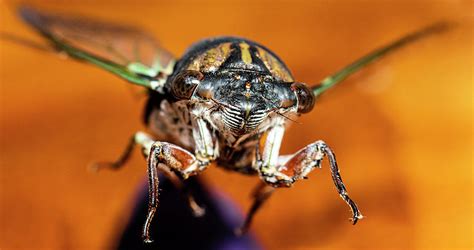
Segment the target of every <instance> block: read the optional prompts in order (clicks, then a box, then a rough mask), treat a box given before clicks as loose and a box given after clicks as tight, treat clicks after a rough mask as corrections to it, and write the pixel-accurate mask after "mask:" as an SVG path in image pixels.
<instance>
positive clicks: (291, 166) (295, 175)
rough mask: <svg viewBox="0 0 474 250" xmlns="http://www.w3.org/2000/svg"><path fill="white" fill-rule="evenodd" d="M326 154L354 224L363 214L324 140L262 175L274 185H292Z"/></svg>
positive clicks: (307, 147) (315, 165) (335, 181)
mask: <svg viewBox="0 0 474 250" xmlns="http://www.w3.org/2000/svg"><path fill="white" fill-rule="evenodd" d="M324 156H327V157H328V159H329V165H330V168H331V175H332V179H333V182H334V184H335V185H336V188H337V191H338V193H339V195H340V196H341V198H342V199H343V200H344V201H345V202H346V203H347V204H348V205H349V207H350V208H351V211H352V218H351V220H352V223H353V224H356V223H357V221H358V220H359V219H362V217H363V216H362V214H361V213H360V211H359V209H358V207H357V205H356V203H355V202H354V201H353V200H352V199H351V198H350V197H349V195H348V193H347V190H346V187H345V186H344V183H343V182H342V178H341V175H340V173H339V168H338V166H337V162H336V156H335V155H334V152H333V151H332V150H331V149H330V148H329V147H328V146H327V145H326V143H325V142H324V141H321V140H320V141H316V142H314V143H312V144H310V145H308V146H306V147H305V148H303V149H301V150H300V151H298V152H297V153H296V154H294V155H293V156H292V157H290V159H289V160H288V161H287V162H286V163H285V164H283V165H280V166H278V167H276V168H274V169H273V171H265V172H263V173H262V172H261V177H262V179H263V180H264V181H265V182H267V183H268V184H270V185H272V186H274V187H290V186H292V185H293V183H294V182H296V181H297V180H300V179H305V178H307V175H308V174H309V173H310V172H311V171H312V170H313V169H314V168H320V167H321V161H322V159H323V157H324Z"/></svg>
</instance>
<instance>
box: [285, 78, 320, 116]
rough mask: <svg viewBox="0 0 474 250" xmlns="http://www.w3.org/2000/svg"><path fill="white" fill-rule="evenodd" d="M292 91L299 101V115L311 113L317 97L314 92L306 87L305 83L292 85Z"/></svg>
mask: <svg viewBox="0 0 474 250" xmlns="http://www.w3.org/2000/svg"><path fill="white" fill-rule="evenodd" d="M291 90H293V93H295V95H296V99H297V100H298V113H302V114H304V113H308V112H310V111H311V110H312V109H313V107H314V103H315V99H316V98H315V97H314V94H313V91H312V90H311V89H310V88H308V86H306V84H304V83H299V82H295V83H293V84H292V85H291Z"/></svg>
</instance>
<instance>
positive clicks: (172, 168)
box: [91, 132, 205, 230]
mask: <svg viewBox="0 0 474 250" xmlns="http://www.w3.org/2000/svg"><path fill="white" fill-rule="evenodd" d="M156 143H159V142H155V141H154V140H153V138H152V137H151V136H150V135H148V134H146V133H144V132H137V133H135V134H134V135H133V136H132V138H131V139H130V141H129V143H128V144H127V147H126V148H125V151H124V152H123V153H122V155H121V156H120V157H119V159H117V160H116V161H114V162H98V163H94V164H93V165H92V166H91V168H92V169H93V170H95V171H98V170H100V169H113V170H116V169H119V168H121V167H122V166H124V165H125V164H126V163H127V161H128V159H129V158H130V155H131V152H132V151H133V149H134V148H135V146H136V145H139V146H141V148H142V153H143V155H144V156H145V157H146V158H149V156H150V154H151V153H153V151H152V149H153V145H154V144H156ZM160 143H162V144H167V145H173V144H168V143H163V142H160ZM173 146H174V145H173ZM172 148H173V150H174V151H177V152H180V151H181V152H182V153H183V155H190V157H191V158H192V159H193V162H194V161H196V159H195V158H194V156H193V155H192V154H191V153H189V152H188V151H186V150H185V149H182V148H179V147H177V146H174V147H172ZM176 159H180V158H179V157H177V158H176ZM185 164H186V163H185ZM187 164H190V165H192V163H187ZM176 165H179V164H178V163H177V162H176V163H173V164H170V165H164V164H156V165H155V166H150V165H149V164H148V174H149V184H150V189H149V191H150V204H151V203H152V199H151V198H152V196H153V192H154V191H155V188H153V186H154V185H155V182H154V181H153V183H152V180H154V176H155V175H156V174H157V173H155V172H156V171H158V170H160V171H161V172H162V173H163V174H164V175H165V176H166V177H167V178H168V179H169V180H170V181H171V182H172V183H173V185H174V186H175V187H176V188H177V189H178V190H182V191H183V193H184V194H185V196H186V199H187V201H188V204H189V207H190V208H191V210H192V212H193V214H194V215H195V216H196V217H200V216H202V215H204V213H205V209H204V208H203V207H201V206H199V205H198V203H197V202H196V200H195V199H194V197H193V195H192V194H191V191H190V190H189V189H188V187H187V186H186V183H183V182H182V181H181V180H180V179H179V177H178V176H177V175H176V173H179V175H180V176H181V177H183V179H186V178H187V176H189V175H193V174H194V172H193V173H188V172H181V171H180V169H179V167H177V166H176ZM201 165H202V164H201ZM203 169H204V168H203V167H201V168H200V170H199V171H202V170H203ZM152 175H153V178H152V177H151V176H152ZM157 182H158V179H157V180H156V185H158V184H157ZM156 190H158V189H156ZM155 196H156V203H157V199H158V197H157V196H158V194H157V193H156V195H155ZM156 205H157V204H156ZM151 213H152V214H150V213H149V214H148V219H149V220H150V221H151V218H153V214H154V211H152V212H151ZM148 219H147V220H148ZM146 227H149V226H146ZM147 230H148V229H147Z"/></svg>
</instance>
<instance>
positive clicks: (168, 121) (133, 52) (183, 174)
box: [19, 7, 445, 243]
mask: <svg viewBox="0 0 474 250" xmlns="http://www.w3.org/2000/svg"><path fill="white" fill-rule="evenodd" d="M19 13H20V16H21V17H22V19H23V20H24V21H25V22H26V23H28V24H29V25H31V26H32V27H34V28H35V29H36V31H38V32H39V33H40V34H41V35H42V36H43V37H44V38H46V39H47V41H48V42H49V44H50V45H51V46H52V47H51V48H54V49H55V50H57V51H59V52H61V53H65V54H67V55H68V56H70V57H71V58H74V59H77V60H80V61H83V62H87V63H90V64H92V65H95V66H97V67H99V68H102V69H104V70H107V71H109V72H111V73H112V74H115V75H117V76H118V77H120V78H122V79H123V80H125V81H127V82H129V83H132V84H135V85H138V86H141V87H143V88H144V89H146V90H147V93H148V102H147V104H146V107H145V124H146V126H147V128H148V131H150V132H149V133H146V132H142V131H138V132H136V133H135V134H134V135H133V136H131V140H130V143H129V145H128V146H127V147H126V150H125V152H124V153H123V154H122V156H121V157H120V158H119V159H118V160H117V161H115V162H110V163H99V164H96V165H95V166H96V168H113V169H118V168H120V167H121V166H123V165H124V164H125V163H126V161H127V159H128V158H129V156H130V153H131V152H132V150H133V148H134V147H135V146H139V147H140V148H141V150H142V152H143V155H144V156H145V158H146V160H147V170H148V185H149V203H148V214H147V218H146V222H145V225H144V226H143V232H142V236H143V240H144V242H147V243H149V242H152V239H151V236H150V223H151V221H152V220H153V217H154V215H155V212H156V210H157V207H158V204H159V202H158V189H159V183H158V175H159V173H163V174H164V175H166V176H168V177H169V178H170V179H171V180H172V181H173V183H174V184H175V185H176V186H177V187H183V181H184V180H186V179H187V178H188V177H190V176H194V175H198V174H200V173H202V172H203V171H205V170H206V169H207V168H208V167H209V166H210V165H211V163H212V162H215V163H217V164H216V165H217V166H219V167H221V168H225V169H228V170H231V171H236V172H239V173H242V174H246V175H254V176H257V177H258V178H260V180H261V183H260V184H259V186H258V187H257V188H256V192H255V196H254V197H255V198H254V202H253V205H252V206H251V208H250V210H249V213H248V215H247V217H246V219H245V221H244V222H243V223H242V226H241V227H240V228H239V229H238V230H237V231H238V232H239V233H244V232H245V231H247V230H248V228H249V226H250V224H251V222H252V218H253V217H254V215H255V213H256V211H257V210H258V209H259V207H260V206H261V205H262V204H263V203H264V202H265V201H266V200H267V199H268V198H269V197H270V194H271V193H272V192H273V191H274V190H275V189H276V188H280V187H291V186H293V185H294V184H295V183H296V182H297V181H298V180H301V179H306V178H307V176H308V175H309V174H310V172H311V171H312V170H314V169H315V168H320V167H321V162H322V160H323V159H324V158H325V157H326V158H327V159H328V161H329V166H330V170H331V175H332V179H333V181H334V184H335V186H336V189H337V192H338V193H339V195H340V197H341V198H342V200H343V201H344V202H345V203H347V205H348V206H349V207H350V209H351V211H352V218H351V220H352V223H353V224H356V222H357V221H358V220H360V219H361V218H362V214H361V212H360V210H359V208H358V207H357V205H356V203H355V202H354V201H353V200H352V199H351V198H350V197H349V195H348V192H347V190H346V187H345V185H344V183H343V182H342V179H341V175H340V172H339V168H338V165H337V161H336V157H335V154H334V152H333V150H331V148H330V147H329V146H328V145H327V144H326V143H325V142H324V141H322V140H316V141H315V142H314V143H311V144H309V145H307V146H306V147H303V148H302V149H301V150H299V151H297V152H296V153H294V154H291V155H280V147H281V145H282V141H283V136H284V134H285V130H286V128H287V125H288V123H289V122H288V121H293V120H295V119H297V118H298V117H299V116H301V115H303V114H307V113H309V112H310V111H311V110H312V109H313V107H314V105H315V103H316V101H317V100H318V99H319V97H320V96H321V95H322V94H323V93H325V92H326V91H327V90H328V89H329V88H331V87H333V86H335V85H336V84H337V83H339V82H341V81H343V80H344V79H345V78H347V77H348V76H350V75H351V74H353V73H354V72H357V71H358V70H360V69H362V68H363V67H365V66H367V65H368V64H370V63H372V62H374V61H376V60H377V59H379V58H381V57H383V56H384V55H386V54H388V53H389V52H392V51H394V50H395V49H397V48H400V47H402V46H404V45H406V44H408V43H411V42H413V41H415V40H417V39H419V38H422V37H425V36H427V35H429V34H433V33H437V32H439V31H442V30H444V28H445V25H444V24H436V25H433V26H430V27H427V28H424V29H422V30H419V31H416V32H414V33H411V34H408V35H407V36H405V37H403V38H401V39H399V40H397V41H395V42H393V43H390V44H388V45H387V46H384V47H381V48H379V49H377V50H374V51H373V52H370V53H368V54H367V55H365V56H363V57H361V58H360V59H358V60H356V61H354V62H353V63H352V64H350V65H348V66H346V67H343V68H342V69H341V70H339V71H337V72H336V73H334V74H333V75H330V76H328V77H327V78H325V79H323V80H322V81H321V82H319V84H315V85H314V86H309V85H306V84H304V83H301V82H298V81H297V80H295V78H294V76H293V75H292V74H291V71H290V70H289V68H288V67H287V66H286V65H285V63H284V62H283V61H282V60H281V59H280V58H279V57H278V56H277V55H276V54H275V53H273V52H272V51H271V50H270V49H268V48H266V47H265V46H263V45H261V44H259V43H257V42H254V41H251V40H249V39H245V38H241V37H233V36H226V37H215V38H209V39H204V40H202V41H200V42H197V43H195V44H194V45H192V46H191V47H190V48H189V49H188V50H187V51H186V52H185V53H184V54H183V55H182V56H181V57H180V58H175V57H173V56H172V55H171V54H170V53H169V52H168V51H167V50H166V49H164V48H162V47H161V46H160V45H159V43H158V42H157V41H156V40H155V39H154V38H153V37H152V36H151V35H149V34H148V33H146V32H143V31H141V30H140V29H137V28H133V27H128V26H122V25H116V24H110V23H104V22H99V21H91V20H88V19H83V18H74V17H64V16H57V15H51V14H47V13H42V12H40V11H37V10H35V9H32V8H27V7H23V8H20V11H19ZM188 197H189V199H188V201H189V205H190V207H191V209H192V210H193V211H194V212H195V214H196V215H199V214H202V213H203V212H204V211H203V209H202V208H201V207H200V206H199V205H198V204H197V203H196V201H195V200H194V198H193V197H192V195H191V194H189V196H188Z"/></svg>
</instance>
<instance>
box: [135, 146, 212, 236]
mask: <svg viewBox="0 0 474 250" xmlns="http://www.w3.org/2000/svg"><path fill="white" fill-rule="evenodd" d="M160 165H161V166H164V167H166V168H168V169H169V171H171V172H173V173H175V174H177V175H178V176H180V177H181V178H182V179H187V178H188V177H189V176H192V175H196V174H198V173H200V172H201V171H203V170H204V169H206V167H207V162H201V161H199V160H197V159H196V157H195V156H194V155H193V154H192V153H190V152H189V151H187V150H185V149H183V148H181V147H179V146H177V145H174V144H171V143H167V142H160V141H156V142H153V144H152V146H151V148H150V154H149V156H148V184H149V202H148V217H147V219H146V221H145V225H144V227H143V240H144V241H145V242H146V243H150V242H152V240H151V237H150V230H149V229H150V224H151V221H152V220H153V216H154V214H155V212H156V209H157V207H158V176H157V174H156V173H157V169H159V168H160V167H159V166H160Z"/></svg>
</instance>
